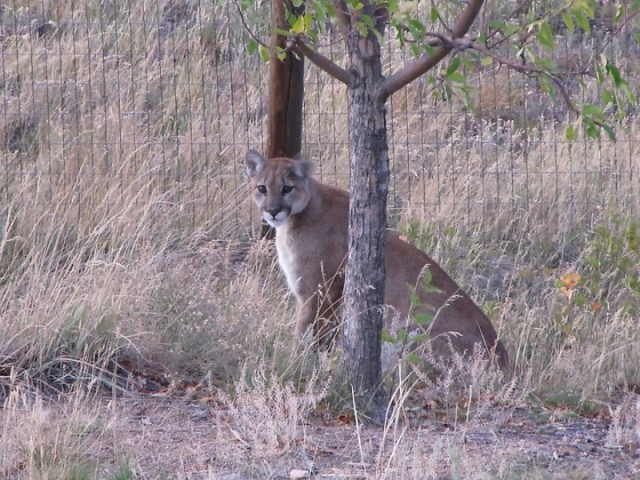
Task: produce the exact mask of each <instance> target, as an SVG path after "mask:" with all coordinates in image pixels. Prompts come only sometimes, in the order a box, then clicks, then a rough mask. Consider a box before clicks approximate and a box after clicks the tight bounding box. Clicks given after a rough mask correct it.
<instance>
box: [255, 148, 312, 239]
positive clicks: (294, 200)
mask: <svg viewBox="0 0 640 480" xmlns="http://www.w3.org/2000/svg"><path fill="white" fill-rule="evenodd" d="M244 163H245V166H246V169H247V170H246V171H247V175H248V177H249V181H250V183H251V188H252V189H253V199H254V200H255V202H256V204H257V205H258V208H260V214H261V215H262V218H263V219H264V220H265V221H266V222H267V223H268V224H269V225H271V226H272V227H274V228H277V227H279V226H281V225H284V224H285V223H286V221H287V220H288V218H289V217H290V216H291V215H296V214H298V213H300V212H302V211H303V210H304V209H305V208H306V207H307V204H308V203H309V197H310V194H309V173H310V165H309V163H308V162H307V161H306V160H305V159H303V158H301V157H298V156H296V157H294V158H272V159H270V160H267V159H266V158H264V157H263V156H262V155H260V154H259V153H258V152H256V151H255V150H249V151H248V152H247V155H246V157H245V159H244Z"/></svg>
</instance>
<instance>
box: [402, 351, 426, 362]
mask: <svg viewBox="0 0 640 480" xmlns="http://www.w3.org/2000/svg"><path fill="white" fill-rule="evenodd" d="M405 360H406V361H407V362H408V363H410V364H412V365H418V364H419V363H420V361H421V360H422V359H421V358H420V355H418V354H417V353H416V352H409V353H407V356H406V357H405Z"/></svg>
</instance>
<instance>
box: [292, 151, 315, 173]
mask: <svg viewBox="0 0 640 480" xmlns="http://www.w3.org/2000/svg"><path fill="white" fill-rule="evenodd" d="M291 173H292V174H293V175H294V176H296V177H298V178H307V177H309V176H310V175H311V162H310V161H309V160H308V159H307V158H306V157H305V156H304V155H302V154H301V153H296V154H295V155H294V156H293V167H292V168H291Z"/></svg>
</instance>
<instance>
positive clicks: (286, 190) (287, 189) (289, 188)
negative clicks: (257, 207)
mask: <svg viewBox="0 0 640 480" xmlns="http://www.w3.org/2000/svg"><path fill="white" fill-rule="evenodd" d="M292 190H293V187H292V186H291V185H285V186H284V187H282V193H285V194H286V193H291V191H292Z"/></svg>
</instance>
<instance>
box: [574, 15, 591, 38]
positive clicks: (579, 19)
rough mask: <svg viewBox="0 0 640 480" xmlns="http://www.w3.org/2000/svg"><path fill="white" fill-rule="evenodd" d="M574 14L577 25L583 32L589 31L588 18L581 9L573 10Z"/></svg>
mask: <svg viewBox="0 0 640 480" xmlns="http://www.w3.org/2000/svg"><path fill="white" fill-rule="evenodd" d="M574 15H575V17H576V23H577V24H578V26H579V27H580V28H581V29H582V30H583V31H584V32H585V33H590V32H591V25H590V24H589V18H588V17H587V16H586V15H585V14H584V13H583V12H582V11H581V10H577V11H574Z"/></svg>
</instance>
